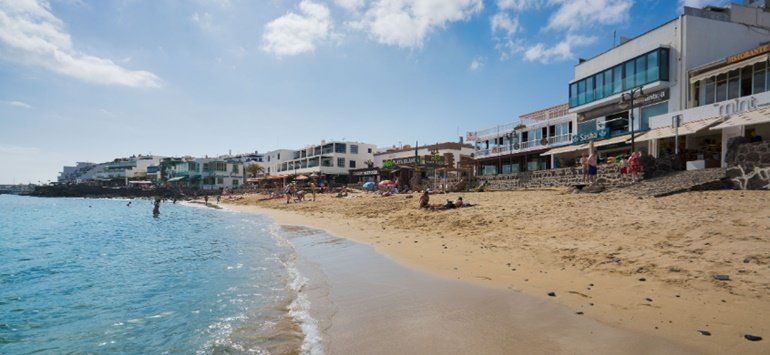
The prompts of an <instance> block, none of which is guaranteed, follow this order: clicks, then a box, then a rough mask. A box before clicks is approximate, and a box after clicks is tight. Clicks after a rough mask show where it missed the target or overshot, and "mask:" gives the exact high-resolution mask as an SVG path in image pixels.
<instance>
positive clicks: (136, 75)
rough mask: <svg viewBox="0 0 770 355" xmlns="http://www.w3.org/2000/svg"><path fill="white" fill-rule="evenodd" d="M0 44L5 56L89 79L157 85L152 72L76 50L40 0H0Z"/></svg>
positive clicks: (94, 81) (115, 82) (57, 19)
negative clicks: (122, 65) (130, 67)
mask: <svg viewBox="0 0 770 355" xmlns="http://www.w3.org/2000/svg"><path fill="white" fill-rule="evenodd" d="M0 44H1V45H2V46H0V53H1V54H2V55H3V57H5V58H7V59H10V60H13V61H16V62H20V63H24V64H28V65H34V66H39V67H42V68H45V69H47V70H50V71H53V72H56V73H59V74H62V75H66V76H70V77H73V78H76V79H79V80H83V81H86V82H89V83H95V84H102V85H123V86H130V87H159V86H161V80H160V78H158V77H157V76H156V75H155V74H153V73H150V72H148V71H142V70H136V71H135V70H129V69H126V68H123V67H121V66H119V65H117V64H115V63H114V62H113V61H112V60H109V59H104V58H99V57H96V56H91V55H88V54H85V53H82V52H79V51H78V50H76V49H75V48H74V46H73V44H72V39H71V37H70V35H69V33H67V32H66V31H65V29H64V24H63V22H62V21H61V20H60V19H59V18H57V17H56V16H54V14H53V13H51V9H50V6H49V5H48V3H47V2H45V1H43V0H13V1H6V0H4V1H0Z"/></svg>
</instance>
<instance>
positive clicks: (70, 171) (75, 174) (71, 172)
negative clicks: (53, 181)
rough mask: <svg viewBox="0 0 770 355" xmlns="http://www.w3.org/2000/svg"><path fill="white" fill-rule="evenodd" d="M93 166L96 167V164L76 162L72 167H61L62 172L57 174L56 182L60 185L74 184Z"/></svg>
mask: <svg viewBox="0 0 770 355" xmlns="http://www.w3.org/2000/svg"><path fill="white" fill-rule="evenodd" d="M94 166H96V164H94V163H89V162H77V163H75V165H74V166H66V165H65V166H64V167H62V171H61V172H60V173H59V177H58V179H57V180H58V181H59V183H62V184H65V183H75V182H77V180H78V179H79V178H80V177H81V176H82V175H83V174H85V173H86V172H88V170H90V169H91V168H93V167H94Z"/></svg>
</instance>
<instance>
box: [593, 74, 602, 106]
mask: <svg viewBox="0 0 770 355" xmlns="http://www.w3.org/2000/svg"><path fill="white" fill-rule="evenodd" d="M594 80H595V81H596V99H597V100H599V99H601V98H604V73H601V74H596V79H594Z"/></svg>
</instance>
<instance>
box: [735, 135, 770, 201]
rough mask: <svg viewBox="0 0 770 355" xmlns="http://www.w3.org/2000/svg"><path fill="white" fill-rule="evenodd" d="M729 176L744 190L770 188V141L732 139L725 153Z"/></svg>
mask: <svg viewBox="0 0 770 355" xmlns="http://www.w3.org/2000/svg"><path fill="white" fill-rule="evenodd" d="M725 162H727V177H728V178H730V180H731V181H732V182H733V184H734V185H735V188H737V189H742V190H763V189H770V141H767V140H765V141H763V142H755V143H750V142H748V141H747V140H746V138H743V137H737V138H734V139H732V140H730V141H729V142H728V144H727V153H726V154H725Z"/></svg>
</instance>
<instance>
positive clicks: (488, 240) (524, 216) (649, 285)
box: [230, 190, 770, 354]
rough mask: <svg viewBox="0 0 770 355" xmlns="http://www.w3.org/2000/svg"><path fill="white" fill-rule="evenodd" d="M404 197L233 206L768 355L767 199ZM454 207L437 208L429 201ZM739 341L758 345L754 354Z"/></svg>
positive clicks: (425, 267) (427, 268) (466, 275)
mask: <svg viewBox="0 0 770 355" xmlns="http://www.w3.org/2000/svg"><path fill="white" fill-rule="evenodd" d="M411 196H412V197H411V198H410V197H408V196H403V195H399V196H395V197H388V198H382V197H374V196H371V195H364V194H353V195H351V197H350V198H342V199H338V198H334V197H331V196H329V195H324V196H320V197H319V199H318V201H317V202H305V203H300V204H290V205H286V204H285V201H280V200H273V201H257V199H258V198H261V196H247V197H246V198H245V199H241V200H238V201H231V202H230V203H231V204H233V203H234V204H235V205H230V206H231V208H237V209H239V210H243V211H252V212H259V213H266V214H268V215H270V216H271V217H273V219H275V220H277V221H278V222H279V223H282V224H292V225H306V226H313V227H316V228H321V229H324V230H327V231H329V232H331V233H333V234H334V235H338V236H343V237H346V238H351V239H354V240H357V241H360V242H363V243H366V244H369V245H372V246H374V248H375V250H376V251H377V252H378V253H381V254H383V255H386V256H387V257H389V258H391V259H392V260H395V261H396V262H398V263H400V264H403V265H406V266H408V267H410V268H415V269H418V270H421V271H424V272H428V273H430V274H433V275H436V276H439V277H442V278H444V279H449V280H462V281H465V282H469V283H472V284H477V285H483V286H486V287H491V288H496V289H502V290H516V291H521V292H522V293H524V294H527V295H530V296H533V297H535V298H538V299H540V300H544V301H546V302H549V303H558V304H561V305H564V306H566V307H568V308H569V309H570V310H572V311H573V312H584V316H586V317H590V318H593V319H596V320H599V321H600V322H602V323H605V324H609V325H611V326H613V327H619V328H623V329H630V330H633V331H635V332H641V333H644V334H647V335H650V336H653V337H663V338H666V339H669V340H671V341H672V342H675V343H677V344H683V345H686V346H691V347H694V348H696V349H698V351H700V352H703V353H725V352H740V353H753V354H763V353H770V341H769V340H770V339H769V337H770V322H768V321H767V320H766V315H768V314H770V298H768V294H770V208H769V207H768V206H769V205H770V192H767V191H713V192H693V193H686V194H679V195H674V196H669V197H664V198H641V199H640V198H637V197H635V196H629V195H625V194H622V193H603V194H598V195H594V194H579V195H572V194H569V193H566V192H565V191H559V190H548V191H511V192H489V193H464V194H462V196H463V197H464V198H465V200H466V201H469V202H472V203H476V204H478V206H477V207H473V208H467V209H461V210H449V211H423V210H419V209H418V208H417V197H418V196H417V195H411ZM458 196H459V195H457V194H449V195H434V196H433V201H432V202H434V203H438V202H442V201H443V200H444V199H446V198H451V199H455V198H457V197H458ZM715 275H729V277H730V279H729V281H720V280H716V279H715V278H714V276H715ZM549 292H555V294H556V297H549V296H547V294H548V293H549ZM699 330H706V331H708V332H710V334H711V335H710V336H704V335H702V334H701V333H699ZM746 334H751V335H757V336H761V337H763V338H764V339H763V340H762V341H758V342H752V341H748V340H746V339H745V338H744V336H745V335H746Z"/></svg>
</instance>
